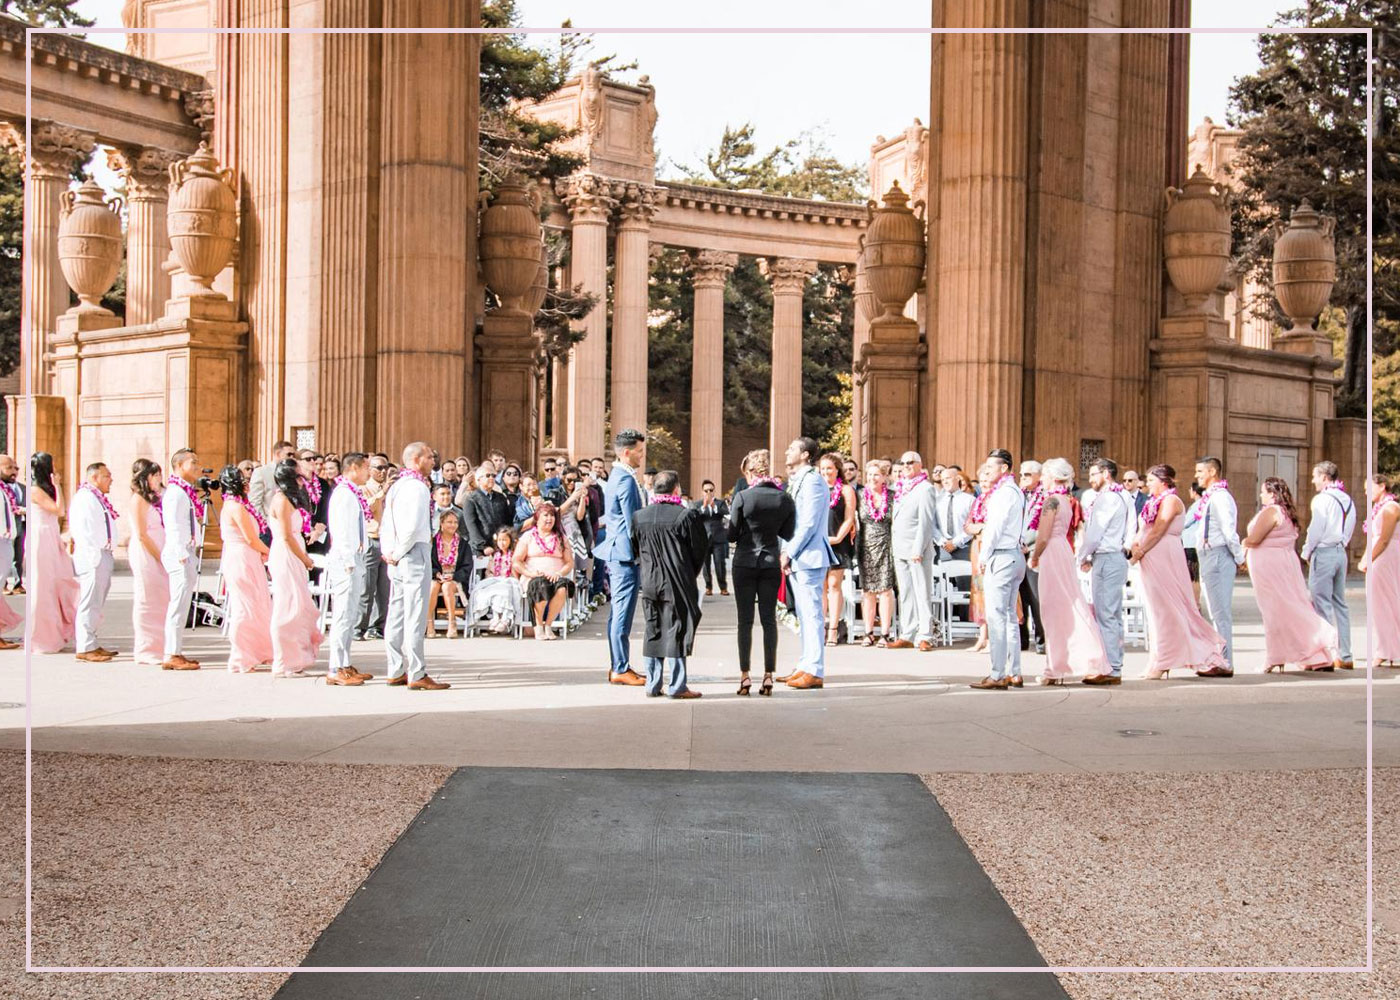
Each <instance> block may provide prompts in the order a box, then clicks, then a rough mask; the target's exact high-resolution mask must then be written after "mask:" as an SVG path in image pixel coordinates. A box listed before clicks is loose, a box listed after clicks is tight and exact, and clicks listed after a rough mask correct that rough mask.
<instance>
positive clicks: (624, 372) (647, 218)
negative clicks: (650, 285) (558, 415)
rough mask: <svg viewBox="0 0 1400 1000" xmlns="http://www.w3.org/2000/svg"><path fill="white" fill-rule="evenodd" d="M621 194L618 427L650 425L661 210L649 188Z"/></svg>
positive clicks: (615, 377) (615, 379) (615, 356)
mask: <svg viewBox="0 0 1400 1000" xmlns="http://www.w3.org/2000/svg"><path fill="white" fill-rule="evenodd" d="M618 194H619V201H620V203H621V219H620V221H619V222H618V225H617V258H616V266H615V267H614V271H613V274H614V278H613V329H612V365H611V375H612V406H611V410H612V426H613V431H614V433H616V432H617V431H620V430H622V429H623V428H624V427H635V428H637V429H638V430H641V431H645V430H646V428H647V275H648V271H649V266H650V263H651V256H650V254H649V252H648V246H647V244H648V239H647V234H648V233H649V232H650V231H651V219H652V217H653V216H654V215H655V214H656V209H657V206H656V196H655V193H654V192H653V191H652V190H651V189H650V188H648V187H644V186H642V185H637V184H628V185H626V187H625V189H624V190H623V191H621V192H618Z"/></svg>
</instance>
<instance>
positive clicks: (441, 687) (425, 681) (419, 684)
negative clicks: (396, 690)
mask: <svg viewBox="0 0 1400 1000" xmlns="http://www.w3.org/2000/svg"><path fill="white" fill-rule="evenodd" d="M451 686H452V685H451V684H444V683H443V682H442V681H435V680H433V679H432V678H431V677H429V676H428V675H427V674H424V675H423V676H422V677H420V678H418V679H417V680H416V681H409V682H408V689H409V690H410V691H446V690H447V689H448V688H450V687H451Z"/></svg>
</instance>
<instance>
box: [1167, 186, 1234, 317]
mask: <svg viewBox="0 0 1400 1000" xmlns="http://www.w3.org/2000/svg"><path fill="white" fill-rule="evenodd" d="M1163 232H1164V247H1163V249H1164V253H1165V256H1166V259H1167V275H1168V277H1170V278H1171V282H1172V285H1174V286H1175V287H1176V290H1177V291H1178V292H1180V293H1181V296H1182V298H1183V299H1185V300H1186V307H1185V309H1183V310H1180V312H1179V313H1178V315H1180V314H1191V313H1202V312H1208V311H1209V303H1210V301H1211V296H1213V295H1214V294H1215V291H1216V289H1217V288H1218V287H1219V285H1220V283H1221V281H1223V280H1224V278H1225V270H1226V268H1227V267H1228V266H1229V263H1230V209H1229V206H1228V205H1227V204H1226V200H1225V191H1224V189H1223V188H1222V187H1220V186H1219V185H1217V184H1216V183H1215V182H1214V181H1212V180H1211V179H1210V178H1209V177H1207V176H1206V175H1205V173H1204V172H1202V170H1201V168H1200V166H1197V167H1196V172H1195V173H1193V174H1192V175H1191V176H1190V178H1188V179H1187V181H1186V183H1185V185H1183V186H1182V187H1179V188H1176V187H1169V188H1167V217H1166V220H1165V223H1164V226H1163Z"/></svg>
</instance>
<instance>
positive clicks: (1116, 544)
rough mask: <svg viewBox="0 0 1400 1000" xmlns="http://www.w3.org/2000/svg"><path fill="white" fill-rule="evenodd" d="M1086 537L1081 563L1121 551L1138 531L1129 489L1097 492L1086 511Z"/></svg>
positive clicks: (1080, 554) (1080, 550)
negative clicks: (1097, 556) (1100, 555)
mask: <svg viewBox="0 0 1400 1000" xmlns="http://www.w3.org/2000/svg"><path fill="white" fill-rule="evenodd" d="M1086 509H1087V510H1088V514H1087V515H1086V516H1085V522H1086V523H1085V527H1084V538H1083V539H1082V540H1081V541H1080V543H1079V561H1080V562H1087V561H1089V560H1092V559H1093V557H1094V556H1096V555H1098V554H1100V553H1104V552H1122V551H1123V550H1124V549H1126V548H1127V547H1128V546H1129V545H1130V544H1131V542H1132V538H1133V532H1134V531H1136V530H1137V510H1136V508H1135V507H1134V504H1133V497H1132V494H1130V493H1129V492H1128V491H1127V490H1123V491H1121V492H1114V491H1113V490H1100V491H1097V492H1095V494H1094V496H1093V500H1092V502H1091V505H1090V506H1088V507H1087V508H1086Z"/></svg>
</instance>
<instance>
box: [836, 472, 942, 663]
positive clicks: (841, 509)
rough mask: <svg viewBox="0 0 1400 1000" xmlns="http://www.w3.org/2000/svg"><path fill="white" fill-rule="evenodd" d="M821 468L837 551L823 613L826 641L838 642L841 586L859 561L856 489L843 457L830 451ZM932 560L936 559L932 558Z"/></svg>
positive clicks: (840, 619) (843, 597)
mask: <svg viewBox="0 0 1400 1000" xmlns="http://www.w3.org/2000/svg"><path fill="white" fill-rule="evenodd" d="M817 471H818V472H820V473H821V476H822V479H824V480H825V481H826V488H827V490H828V492H829V494H830V496H831V499H830V500H829V501H828V504H829V506H828V508H827V514H826V536H827V537H826V540H827V542H828V543H830V545H831V551H832V552H834V553H835V554H836V562H835V563H834V564H833V565H832V566H831V568H830V569H828V570H827V571H826V586H825V590H824V594H823V604H822V614H823V616H824V617H825V618H826V644H827V645H828V646H834V645H836V642H837V639H838V638H839V637H840V629H841V627H842V611H843V609H844V605H845V594H844V593H843V592H842V590H841V587H842V584H843V583H844V582H845V579H846V574H847V573H848V572H850V569H851V567H852V566H853V565H854V564H855V555H856V518H857V517H858V516H859V511H858V510H857V509H856V491H855V489H854V487H852V486H851V484H850V483H849V482H846V481H844V480H842V478H841V456H840V455H837V454H832V453H828V454H826V455H823V456H822V457H821V458H820V459H819V460H818V462H817ZM930 561H932V559H931V558H930Z"/></svg>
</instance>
